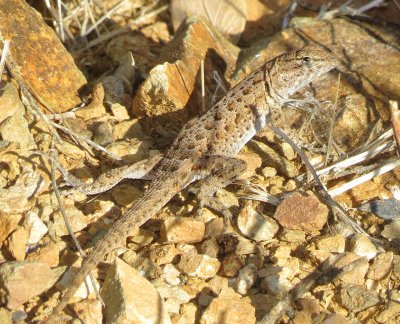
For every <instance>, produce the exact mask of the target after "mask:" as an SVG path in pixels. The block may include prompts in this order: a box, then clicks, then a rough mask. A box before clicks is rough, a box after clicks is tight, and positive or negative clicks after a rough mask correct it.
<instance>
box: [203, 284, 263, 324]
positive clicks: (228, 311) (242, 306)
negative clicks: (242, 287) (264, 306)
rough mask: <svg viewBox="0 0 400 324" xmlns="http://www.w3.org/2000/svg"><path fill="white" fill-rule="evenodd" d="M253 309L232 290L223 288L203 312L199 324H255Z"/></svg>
mask: <svg viewBox="0 0 400 324" xmlns="http://www.w3.org/2000/svg"><path fill="white" fill-rule="evenodd" d="M255 322H256V317H255V309H254V307H253V306H252V305H251V304H250V303H248V302H247V301H245V300H243V299H241V298H240V295H239V294H237V293H235V292H234V291H233V289H232V288H224V289H223V290H222V291H221V293H220V294H219V296H218V297H217V298H215V299H213V301H212V302H211V304H210V305H209V306H208V307H207V309H206V310H205V311H204V313H203V316H202V317H201V320H200V323H202V324H206V323H229V324H236V323H237V324H242V323H248V324H251V323H255Z"/></svg>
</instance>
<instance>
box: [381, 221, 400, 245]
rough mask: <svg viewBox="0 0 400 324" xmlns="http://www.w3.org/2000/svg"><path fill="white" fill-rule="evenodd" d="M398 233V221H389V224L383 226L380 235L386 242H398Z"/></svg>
mask: <svg viewBox="0 0 400 324" xmlns="http://www.w3.org/2000/svg"><path fill="white" fill-rule="evenodd" d="M399 233H400V219H396V220H393V221H391V222H390V223H389V224H387V225H385V227H384V228H383V231H382V233H381V235H382V236H383V237H385V238H387V239H388V240H395V239H396V240H399Z"/></svg>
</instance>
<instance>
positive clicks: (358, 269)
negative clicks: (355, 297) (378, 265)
mask: <svg viewBox="0 0 400 324" xmlns="http://www.w3.org/2000/svg"><path fill="white" fill-rule="evenodd" d="M359 259H362V260H361V261H360V262H359V263H358V264H357V266H355V267H353V268H352V269H351V271H349V272H347V273H344V274H343V275H341V276H340V281H342V282H344V283H348V284H352V285H363V284H364V282H365V279H364V278H365V275H366V274H367V271H368V268H369V263H368V260H367V259H366V258H363V257H360V256H358V255H356V254H354V253H350V252H347V253H345V254H344V256H343V257H342V258H341V259H340V260H339V261H338V262H337V263H336V264H335V267H337V268H339V269H340V268H342V267H345V266H347V265H349V264H351V263H352V262H354V261H356V260H359Z"/></svg>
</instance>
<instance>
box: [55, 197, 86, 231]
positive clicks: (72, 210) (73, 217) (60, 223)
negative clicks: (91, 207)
mask: <svg viewBox="0 0 400 324" xmlns="http://www.w3.org/2000/svg"><path fill="white" fill-rule="evenodd" d="M64 209H65V213H66V214H67V217H68V219H69V224H70V225H71V228H72V230H73V232H74V233H75V232H78V231H80V230H82V229H84V228H85V227H86V226H87V216H86V215H85V214H84V213H83V212H82V211H80V210H79V209H78V208H76V207H75V202H74V201H73V200H72V199H65V200H64ZM49 229H51V230H52V231H55V233H56V235H57V236H64V235H68V229H67V227H66V226H65V221H64V218H63V216H62V215H61V213H60V212H59V211H56V212H54V213H53V223H50V224H49Z"/></svg>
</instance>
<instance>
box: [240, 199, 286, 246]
mask: <svg viewBox="0 0 400 324" xmlns="http://www.w3.org/2000/svg"><path fill="white" fill-rule="evenodd" d="M237 225H238V227H239V229H240V231H241V232H242V233H243V234H244V235H246V236H247V237H249V238H251V239H253V240H255V241H257V242H260V241H267V240H270V239H272V238H273V237H274V235H275V234H276V233H277V232H278V229H279V226H278V224H277V223H276V222H275V221H274V220H273V219H272V218H270V217H268V216H264V215H262V214H260V213H258V212H257V211H256V210H254V209H253V208H252V207H251V206H249V205H247V206H246V207H244V208H243V209H242V210H241V211H240V214H239V215H238V220H237Z"/></svg>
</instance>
